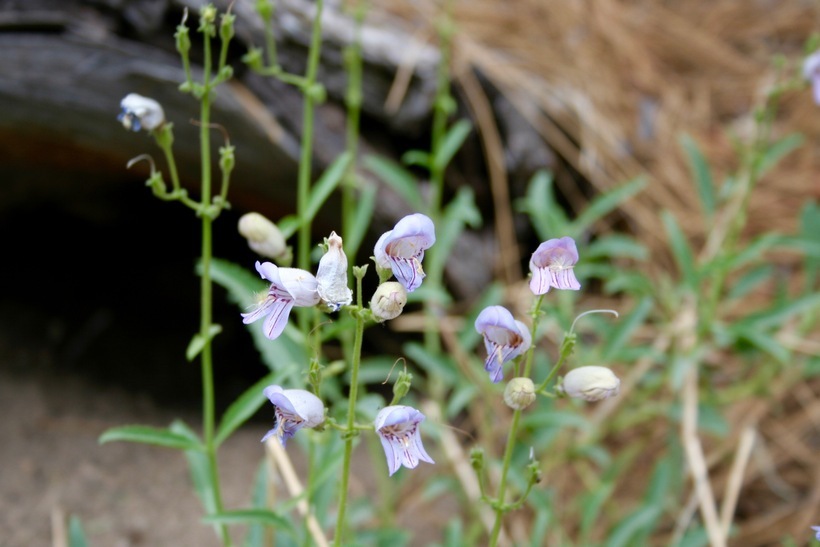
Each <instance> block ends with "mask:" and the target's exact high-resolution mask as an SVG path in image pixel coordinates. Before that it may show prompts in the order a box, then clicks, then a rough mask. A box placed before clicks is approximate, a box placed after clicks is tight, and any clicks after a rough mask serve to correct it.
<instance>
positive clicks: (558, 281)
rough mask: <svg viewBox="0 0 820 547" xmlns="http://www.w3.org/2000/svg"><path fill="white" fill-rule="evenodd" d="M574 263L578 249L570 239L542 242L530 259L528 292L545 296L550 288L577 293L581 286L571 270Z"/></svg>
mask: <svg viewBox="0 0 820 547" xmlns="http://www.w3.org/2000/svg"><path fill="white" fill-rule="evenodd" d="M576 262H578V249H577V248H576V247H575V241H574V240H573V239H572V238H571V237H562V238H560V239H550V240H548V241H545V242H543V243H542V244H541V245H539V246H538V248H537V249H536V250H535V252H534V253H532V258H530V271H531V272H532V279H530V290H531V291H532V292H533V293H534V294H536V295H539V294H546V293H547V292H548V291H549V290H550V287H555V288H556V289H570V290H573V291H577V290H578V289H580V288H581V284H580V283H578V280H577V279H575V272H573V270H572V269H573V267H574V266H575V263H576Z"/></svg>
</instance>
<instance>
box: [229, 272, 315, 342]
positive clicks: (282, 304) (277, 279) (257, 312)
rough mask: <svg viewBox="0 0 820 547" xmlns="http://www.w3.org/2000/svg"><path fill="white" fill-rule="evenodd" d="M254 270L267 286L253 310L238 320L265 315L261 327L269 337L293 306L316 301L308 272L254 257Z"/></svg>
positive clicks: (274, 335) (280, 327) (276, 333)
mask: <svg viewBox="0 0 820 547" xmlns="http://www.w3.org/2000/svg"><path fill="white" fill-rule="evenodd" d="M256 271H257V272H259V275H261V276H262V277H263V278H264V279H267V280H268V281H270V282H271V285H270V288H269V289H268V292H267V294H266V295H265V296H264V298H263V299H262V300H261V301H260V302H259V303H258V304H257V305H256V309H254V310H253V311H251V312H248V313H243V314H242V322H243V323H245V324H246V325H247V324H248V323H253V322H254V321H256V320H257V319H260V318H262V317H265V316H267V319H265V324H264V326H263V327H262V329H263V332H264V333H265V336H267V337H268V338H270V339H271V340H273V339H275V338H277V337H278V336H279V335H280V334H282V331H283V330H285V325H286V324H287V322H288V316H289V315H290V310H291V309H293V306H315V305H316V304H318V303H319V294H318V293H317V292H316V287H317V282H316V278H315V277H313V274H312V273H310V272H306V271H305V270H299V269H297V268H280V267H278V266H277V265H276V264H273V263H271V262H261V263H260V262H259V261H258V260H257V261H256Z"/></svg>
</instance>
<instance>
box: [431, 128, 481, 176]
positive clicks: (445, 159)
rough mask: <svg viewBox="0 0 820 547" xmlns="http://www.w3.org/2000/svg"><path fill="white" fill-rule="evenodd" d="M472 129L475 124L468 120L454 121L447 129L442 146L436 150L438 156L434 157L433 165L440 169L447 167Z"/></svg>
mask: <svg viewBox="0 0 820 547" xmlns="http://www.w3.org/2000/svg"><path fill="white" fill-rule="evenodd" d="M472 129H473V124H471V123H470V122H469V121H468V120H459V121H457V122H456V123H454V124H453V126H452V127H451V128H450V129H449V130H448V131H447V134H446V135H444V139H442V141H441V146H440V147H439V149H438V150H437V151H436V157H435V158H434V159H433V165H434V166H435V167H436V168H438V169H444V168H446V167H447V166H448V165H449V164H450V161H452V159H453V156H455V155H456V152H458V149H459V148H461V145H462V144H464V141H465V139H467V135H469V134H470V131H472Z"/></svg>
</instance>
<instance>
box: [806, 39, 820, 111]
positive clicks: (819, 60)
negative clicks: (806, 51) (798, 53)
mask: <svg viewBox="0 0 820 547" xmlns="http://www.w3.org/2000/svg"><path fill="white" fill-rule="evenodd" d="M803 78H805V79H806V80H809V81H810V82H811V86H812V90H813V91H814V102H815V103H817V104H818V105H820V50H818V51H815V52H814V53H812V54H811V55H809V56H808V57H806V59H805V60H804V61H803Z"/></svg>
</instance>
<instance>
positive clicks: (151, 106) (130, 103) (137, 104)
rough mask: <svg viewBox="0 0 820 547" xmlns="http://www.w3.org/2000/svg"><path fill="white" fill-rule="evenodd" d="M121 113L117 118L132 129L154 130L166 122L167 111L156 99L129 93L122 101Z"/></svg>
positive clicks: (124, 125) (127, 127)
mask: <svg viewBox="0 0 820 547" xmlns="http://www.w3.org/2000/svg"><path fill="white" fill-rule="evenodd" d="M120 109H121V111H120V114H119V116H117V120H119V121H120V122H122V126H123V127H125V128H126V129H129V130H131V131H139V130H140V129H145V130H146V131H153V130H154V129H157V128H158V127H160V126H161V125H162V124H164V123H165V112H163V110H162V106H160V104H159V103H158V102H157V101H155V100H154V99H149V98H148V97H143V96H142V95H137V94H136V93H129V94H128V95H126V96H125V98H124V99H123V100H122V101H120Z"/></svg>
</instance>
